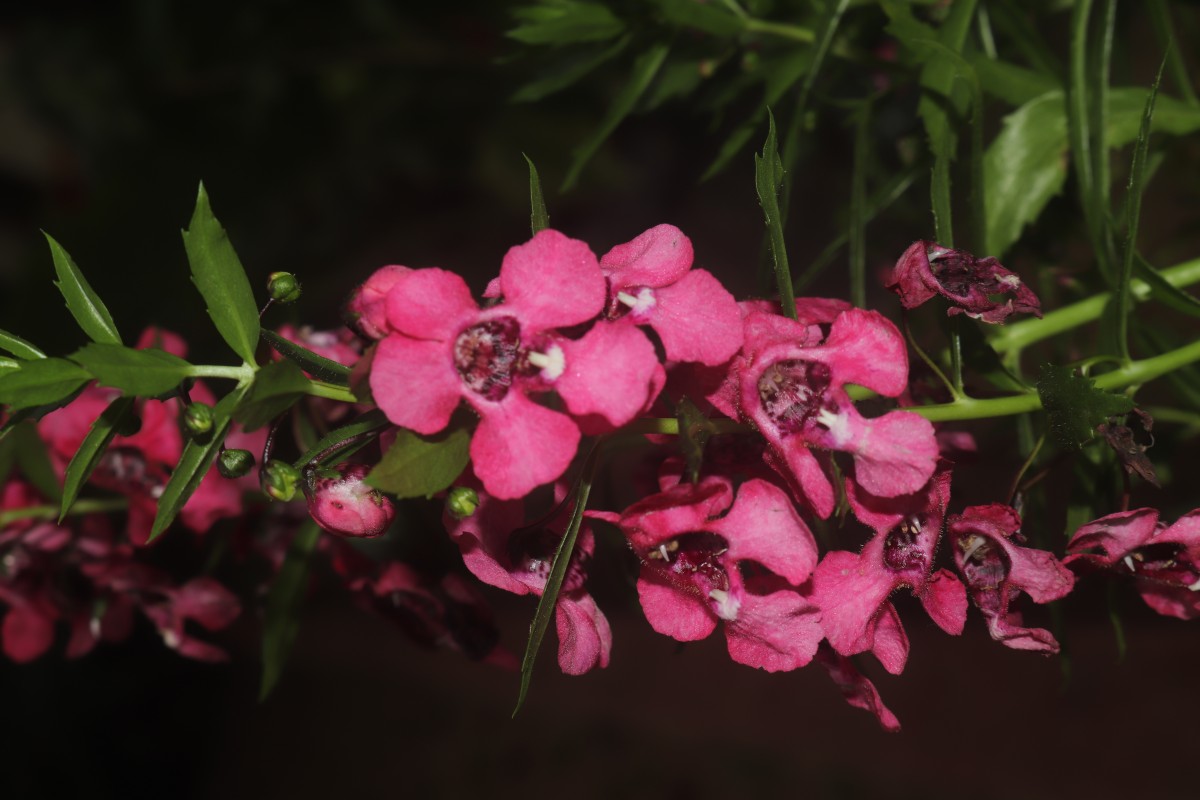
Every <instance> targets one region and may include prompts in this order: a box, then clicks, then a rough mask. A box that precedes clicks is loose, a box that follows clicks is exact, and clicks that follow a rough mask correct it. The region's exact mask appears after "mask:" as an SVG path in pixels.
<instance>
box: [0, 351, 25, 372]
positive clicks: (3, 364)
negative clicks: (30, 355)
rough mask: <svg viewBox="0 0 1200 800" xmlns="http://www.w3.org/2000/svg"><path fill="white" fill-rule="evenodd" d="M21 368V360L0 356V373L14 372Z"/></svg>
mask: <svg viewBox="0 0 1200 800" xmlns="http://www.w3.org/2000/svg"><path fill="white" fill-rule="evenodd" d="M20 368H21V362H20V361H18V360H17V359H15V358H8V357H6V356H0V375H3V374H4V373H6V372H16V371H17V370H19V369H20Z"/></svg>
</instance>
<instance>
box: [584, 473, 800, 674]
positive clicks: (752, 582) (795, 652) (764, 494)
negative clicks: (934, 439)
mask: <svg viewBox="0 0 1200 800" xmlns="http://www.w3.org/2000/svg"><path fill="white" fill-rule="evenodd" d="M726 512H727V513H726ZM593 515H594V516H597V517H599V518H602V519H606V520H608V521H611V522H614V523H616V524H617V525H619V526H620V528H621V531H622V532H623V533H624V534H625V536H626V537H627V538H628V539H629V543H630V545H631V546H632V547H633V550H634V552H635V553H636V554H637V556H638V558H639V559H640V560H641V562H642V570H641V576H640V577H639V578H638V583H637V588H638V596H639V598H640V599H641V603H642V611H643V612H644V613H645V614H646V619H647V620H648V621H649V622H650V626H651V627H653V628H654V630H656V631H658V632H659V633H662V634H666V635H667V636H670V637H672V638H674V639H678V640H679V641H681V642H688V641H696V640H699V639H704V638H706V637H707V636H708V635H709V634H711V633H712V632H713V630H714V629H715V628H716V627H717V624H718V622H720V621H722V620H723V621H724V622H725V637H726V642H727V645H728V648H729V655H730V657H731V658H732V659H733V660H734V661H737V662H738V663H741V664H747V665H749V666H752V667H758V668H760V669H765V670H767V671H769V672H776V671H782V670H791V669H795V668H797V667H801V666H804V665H805V664H807V663H808V662H809V661H811V660H812V658H813V654H814V653H815V652H816V650H817V644H818V643H819V642H820V641H821V635H822V634H821V626H820V619H819V612H818V610H817V607H816V606H815V605H814V604H813V603H812V602H810V601H809V600H808V598H807V597H806V596H805V594H804V593H802V591H801V590H800V589H798V588H797V587H798V586H799V585H800V584H802V583H804V582H805V581H806V580H808V577H809V575H811V574H812V570H813V567H814V566H816V562H817V548H816V544H815V542H814V541H813V538H812V534H811V533H809V530H808V528H807V527H806V526H805V524H804V522H803V521H802V520H801V519H800V517H799V515H798V514H797V513H796V511H795V509H794V508H793V507H792V504H791V502H790V501H789V500H788V497H787V495H786V494H785V493H784V492H783V490H781V489H779V488H777V487H776V486H774V485H772V484H770V483H767V482H766V481H762V480H757V479H755V480H749V481H746V482H745V483H743V484H742V486H741V488H740V489H739V490H738V492H737V498H736V500H735V499H734V491H733V486H732V484H730V482H729V481H728V480H726V479H724V478H719V477H710V478H706V479H704V480H703V481H701V482H700V483H699V484H680V485H678V486H674V487H672V488H670V489H668V490H667V491H665V492H662V493H660V494H656V495H653V496H651V497H647V498H645V499H644V500H642V501H640V502H638V503H635V504H634V505H632V506H630V507H629V508H627V509H626V510H625V512H624V513H623V514H620V515H616V514H610V513H603V512H599V513H597V512H593Z"/></svg>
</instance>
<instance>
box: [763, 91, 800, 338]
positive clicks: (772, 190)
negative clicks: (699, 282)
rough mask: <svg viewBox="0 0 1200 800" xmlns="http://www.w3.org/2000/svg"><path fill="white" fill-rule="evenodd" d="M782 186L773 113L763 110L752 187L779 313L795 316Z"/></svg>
mask: <svg viewBox="0 0 1200 800" xmlns="http://www.w3.org/2000/svg"><path fill="white" fill-rule="evenodd" d="M782 186H783V161H782V160H781V159H780V158H779V149H778V143H777V141H776V136H775V115H774V114H772V113H771V112H770V111H769V110H768V111H767V141H766V143H765V144H763V151H762V154H761V155H759V154H758V153H755V154H754V187H755V189H756V190H757V191H758V203H759V205H761V206H762V210H763V217H764V220H765V222H766V225H767V239H768V240H769V241H770V243H771V257H772V258H773V259H774V262H775V284H776V287H777V288H778V289H779V302H780V304H781V305H782V306H783V313H785V314H787V315H788V316H789V317H791V318H792V319H795V318H796V296H795V294H794V293H793V292H792V271H791V268H790V267H789V266H788V259H787V248H786V247H785V246H784V242H783V220H782V219H780V214H779V189H780V187H782Z"/></svg>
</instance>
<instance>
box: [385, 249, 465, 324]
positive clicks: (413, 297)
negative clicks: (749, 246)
mask: <svg viewBox="0 0 1200 800" xmlns="http://www.w3.org/2000/svg"><path fill="white" fill-rule="evenodd" d="M386 302H387V322H388V324H389V325H391V327H392V328H394V329H395V330H396V331H398V332H400V333H402V334H404V335H406V336H411V337H413V338H414V339H438V340H443V341H444V340H446V339H450V338H451V337H453V336H455V335H456V334H457V333H458V332H459V331H460V330H461V329H462V328H463V326H464V325H466V323H467V321H468V320H469V319H471V318H472V317H474V316H475V315H477V314H478V313H479V306H478V305H477V304H476V303H475V298H473V297H471V290H470V288H468V287H467V283H466V281H464V280H463V279H462V278H460V277H459V276H458V275H456V274H455V273H453V272H448V271H447V270H444V269H437V268H436V267H430V268H428V269H414V270H412V271H411V272H406V273H404V274H403V275H400V276H398V277H397V279H396V282H395V283H394V284H392V287H391V289H389V290H388V293H387V300H386Z"/></svg>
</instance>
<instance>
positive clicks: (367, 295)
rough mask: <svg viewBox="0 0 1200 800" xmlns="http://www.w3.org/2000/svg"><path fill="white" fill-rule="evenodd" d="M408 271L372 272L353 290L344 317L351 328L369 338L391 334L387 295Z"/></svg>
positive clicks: (388, 268) (392, 267)
mask: <svg viewBox="0 0 1200 800" xmlns="http://www.w3.org/2000/svg"><path fill="white" fill-rule="evenodd" d="M409 272H412V270H410V269H409V268H408V267H401V266H397V265H390V266H386V267H380V268H379V269H377V270H375V272H374V273H373V274H372V275H371V277H369V278H367V280H366V282H365V283H363V285H362V286H360V287H358V289H356V290H355V291H354V294H353V296H351V298H350V302H349V303H347V304H346V317H347V318H348V320H349V324H350V326H351V327H352V328H354V329H355V330H357V331H358V332H359V333H361V334H362V335H363V336H364V337H366V338H368V339H382V338H383V337H385V336H387V335H388V334H389V333H391V332H392V326H391V325H390V324H388V320H387V296H388V292H390V291H391V290H392V287H393V286H395V285H396V283H397V282H399V280H400V278H401V277H403V276H404V275H405V274H407V273H409ZM322 355H324V354H323V353H322ZM334 360H335V361H336V360H337V359H334Z"/></svg>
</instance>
